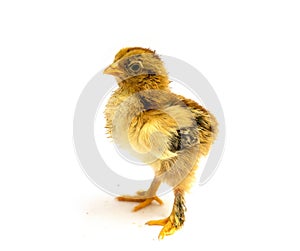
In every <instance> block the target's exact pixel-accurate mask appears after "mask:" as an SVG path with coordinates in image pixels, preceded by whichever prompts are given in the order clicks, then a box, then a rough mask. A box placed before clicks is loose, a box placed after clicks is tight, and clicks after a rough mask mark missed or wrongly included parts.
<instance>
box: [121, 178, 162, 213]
mask: <svg viewBox="0 0 300 251" xmlns="http://www.w3.org/2000/svg"><path fill="white" fill-rule="evenodd" d="M160 184H161V181H160V180H158V179H157V178H154V179H153V181H152V183H151V186H150V188H149V189H148V190H147V191H139V192H137V195H133V196H130V195H124V196H119V197H117V200H119V201H130V202H140V204H138V205H137V206H136V207H134V208H133V211H138V210H140V209H142V208H144V207H146V206H148V205H150V204H151V203H152V201H154V200H155V201H156V202H158V203H159V204H160V205H162V204H163V202H162V200H161V199H160V198H158V197H157V196H156V192H157V190H158V188H159V186H160Z"/></svg>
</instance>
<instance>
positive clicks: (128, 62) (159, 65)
mask: <svg viewBox="0 0 300 251" xmlns="http://www.w3.org/2000/svg"><path fill="white" fill-rule="evenodd" d="M104 73H105V74H109V75H112V76H114V77H115V78H116V80H117V82H118V84H119V85H120V86H123V85H126V84H128V83H130V84H131V85H132V84H133V83H136V84H139V85H143V84H149V83H150V82H151V80H153V79H160V80H161V83H162V84H163V83H169V81H167V79H168V76H167V72H166V69H165V67H164V64H163V62H162V60H161V59H160V58H159V56H158V55H157V54H156V53H155V51H152V50H150V49H145V48H141V47H131V48H123V49H121V50H120V51H119V52H118V53H117V54H116V56H115V59H114V62H113V63H112V64H111V65H110V66H108V67H107V68H106V69H105V70H104ZM156 82H157V81H156Z"/></svg>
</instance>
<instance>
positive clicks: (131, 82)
mask: <svg viewBox="0 0 300 251" xmlns="http://www.w3.org/2000/svg"><path fill="white" fill-rule="evenodd" d="M169 83H170V80H169V78H168V76H163V75H139V76H135V77H131V78H128V79H125V80H121V81H118V85H119V91H121V92H123V93H124V94H125V93H126V94H133V93H136V92H139V91H145V90H152V89H154V90H164V91H169Z"/></svg>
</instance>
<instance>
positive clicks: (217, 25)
mask: <svg viewBox="0 0 300 251" xmlns="http://www.w3.org/2000/svg"><path fill="white" fill-rule="evenodd" d="M299 11H300V10H299V1H289V0H287V1H262V0H260V1H255V0H252V1H214V0H212V1H184V2H183V1H180V2H177V1H154V0H153V1H150V2H143V1H128V0H127V1H105V2H101V1H80V2H79V1H54V0H53V1H47V2H46V1H1V2H0V26H1V27H0V28H1V29H0V32H1V33H0V36H1V38H0V43H1V47H0V71H1V74H0V84H1V87H0V88H1V89H0V107H1V108H0V109H1V131H0V150H1V158H0V161H1V174H0V193H1V207H0V208H1V209H0V217H1V218H0V231H1V233H0V236H1V241H0V249H1V250H24V249H30V250H71V249H72V250H107V249H111V250H113V249H117V248H119V249H127V248H129V249H130V250H150V249H151V250H153V249H155V250H163V249H164V250H166V249H168V250H172V249H175V248H176V250H177V249H178V250H179V249H183V248H187V247H188V248H189V249H200V250H299V248H300V243H299V242H300V241H299V232H300V216H299V212H300V203H299V191H300V182H299V178H300V166H299V140H300V137H299V136H300V135H299V131H300V129H299V128H300V123H299V118H298V117H299V106H300V102H299V91H298V86H299V84H300V74H299V69H300V46H299V44H300V35H299V30H300V29H299V28H300V27H299V26H300V25H299V24H300V16H299ZM123 46H144V47H150V48H152V49H155V50H156V51H157V52H158V53H161V54H165V55H171V56H174V57H177V58H180V59H183V60H185V61H187V62H188V63H190V64H192V65H194V66H195V67H196V68H197V69H199V70H200V71H201V72H202V73H203V74H204V76H206V78H207V79H208V80H209V81H210V83H211V84H212V85H213V87H214V88H215V91H216V92H217V94H218V96H219V98H220V100H221V103H222V105H223V108H224V112H225V117H226V123H227V141H226V149H225V153H224V156H223V160H222V163H221V164H220V166H219V169H218V171H217V173H216V175H215V176H214V177H213V179H212V180H210V181H209V182H208V183H207V184H206V185H204V186H202V187H198V186H196V187H195V188H194V189H193V192H192V194H191V195H189V196H188V198H187V207H188V212H187V221H186V224H185V227H184V229H183V230H181V231H180V232H178V233H176V234H175V235H174V236H171V237H168V238H166V239H165V240H164V241H157V239H156V237H157V234H158V232H159V230H160V228H159V227H148V226H144V222H145V221H147V220H149V219H156V218H160V217H165V216H166V215H167V214H168V213H169V212H170V209H171V205H172V195H167V196H166V197H165V198H163V199H164V201H165V205H164V206H163V207H159V206H155V205H153V206H152V207H149V208H146V209H145V210H143V211H141V212H137V213H131V212H130V210H131V208H132V207H133V204H126V203H119V202H117V201H115V200H114V199H113V198H112V197H111V196H109V195H107V194H105V193H103V192H102V191H101V190H99V189H98V188H96V187H95V186H94V185H93V184H92V183H91V182H90V181H89V180H88V179H87V178H86V176H85V175H84V173H83V172H82V170H81V169H80V167H79V164H78V162H77V158H76V156H75V153H74V148H73V142H72V122H73V114H74V109H75V106H76V102H77V99H78V97H79V95H80V93H81V91H82V89H83V88H84V86H85V85H86V83H87V82H88V81H89V80H90V79H91V77H92V76H93V75H94V74H96V73H97V72H98V71H99V70H101V69H103V67H104V66H106V65H108V64H109V63H110V62H111V61H112V59H113V56H114V54H115V53H116V52H117V51H118V50H119V49H120V48H121V47H123Z"/></svg>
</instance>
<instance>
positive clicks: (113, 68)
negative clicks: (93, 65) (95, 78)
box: [103, 63, 122, 76]
mask: <svg viewBox="0 0 300 251" xmlns="http://www.w3.org/2000/svg"><path fill="white" fill-rule="evenodd" d="M103 73H104V74H109V75H113V76H119V75H121V74H122V71H121V70H120V69H119V67H118V65H117V64H116V63H113V64H111V65H110V66H108V67H107V68H106V69H105V70H104V71H103Z"/></svg>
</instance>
